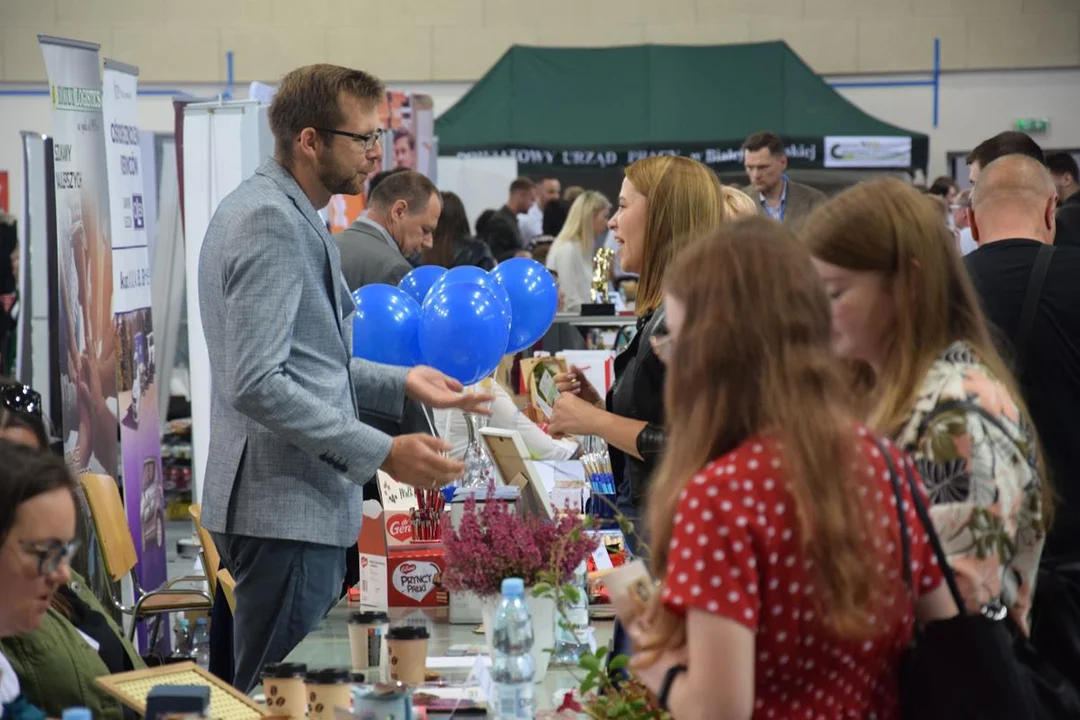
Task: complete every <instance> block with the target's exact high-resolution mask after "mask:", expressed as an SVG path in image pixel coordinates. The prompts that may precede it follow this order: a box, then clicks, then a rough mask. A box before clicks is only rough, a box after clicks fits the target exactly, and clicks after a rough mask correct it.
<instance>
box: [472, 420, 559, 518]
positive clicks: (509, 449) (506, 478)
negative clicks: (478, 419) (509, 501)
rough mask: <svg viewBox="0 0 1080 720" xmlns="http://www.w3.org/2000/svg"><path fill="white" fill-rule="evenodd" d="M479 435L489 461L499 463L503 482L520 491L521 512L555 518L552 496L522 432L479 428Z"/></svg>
mask: <svg viewBox="0 0 1080 720" xmlns="http://www.w3.org/2000/svg"><path fill="white" fill-rule="evenodd" d="M480 436H481V437H482V438H483V439H484V443H485V444H486V445H487V448H488V453H489V454H490V455H491V460H492V462H494V463H495V464H496V465H497V466H498V468H499V473H500V474H501V475H502V478H503V482H504V483H506V484H507V485H513V486H515V487H517V488H518V489H519V490H521V502H522V509H523V511H524V512H527V513H536V514H537V515H541V516H542V517H545V518H547V519H548V520H553V519H555V510H554V508H552V506H551V497H550V496H549V495H548V492H547V489H546V488H545V487H544V482H543V481H542V480H541V479H540V476H539V475H538V474H537V472H536V468H535V467H534V466H533V461H532V459H531V458H530V457H529V450H528V448H526V447H525V441H524V440H522V438H521V433H519V432H518V431H517V430H501V429H499V428H481V430H480Z"/></svg>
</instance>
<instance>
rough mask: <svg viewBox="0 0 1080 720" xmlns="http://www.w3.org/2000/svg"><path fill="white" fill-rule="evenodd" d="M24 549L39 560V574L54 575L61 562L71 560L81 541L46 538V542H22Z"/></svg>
mask: <svg viewBox="0 0 1080 720" xmlns="http://www.w3.org/2000/svg"><path fill="white" fill-rule="evenodd" d="M19 544H20V545H22V549H23V550H25V551H26V552H27V553H29V554H31V555H33V556H35V557H36V558H37V561H38V574H39V575H43V576H44V575H52V574H53V573H54V572H56V569H57V568H59V567H60V563H64V562H69V561H70V560H71V558H72V557H73V556H74V555H75V551H76V550H78V549H79V541H78V540H72V541H71V542H61V541H60V540H46V541H45V542H39V543H31V542H25V541H23V542H20V543H19Z"/></svg>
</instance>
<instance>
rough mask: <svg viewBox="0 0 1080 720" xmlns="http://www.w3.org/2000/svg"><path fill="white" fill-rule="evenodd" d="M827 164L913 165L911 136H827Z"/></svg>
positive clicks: (861, 165) (905, 166) (827, 165)
mask: <svg viewBox="0 0 1080 720" xmlns="http://www.w3.org/2000/svg"><path fill="white" fill-rule="evenodd" d="M825 167H827V168H845V167H857V168H867V167H882V168H909V167H911V138H910V137H835V136H827V137H826V138H825Z"/></svg>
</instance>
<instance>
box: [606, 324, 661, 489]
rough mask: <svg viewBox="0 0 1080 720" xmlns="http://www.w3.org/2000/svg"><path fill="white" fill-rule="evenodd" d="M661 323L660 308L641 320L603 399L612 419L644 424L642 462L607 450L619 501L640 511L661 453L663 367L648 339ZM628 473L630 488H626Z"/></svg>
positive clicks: (640, 446)
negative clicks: (625, 500) (629, 502)
mask: <svg viewBox="0 0 1080 720" xmlns="http://www.w3.org/2000/svg"><path fill="white" fill-rule="evenodd" d="M663 321H664V309H663V307H661V308H659V309H657V310H655V311H653V312H651V313H649V314H647V315H644V316H642V317H641V318H640V319H639V320H638V331H637V334H636V335H634V339H633V340H631V341H630V344H629V345H627V346H626V347H625V348H624V349H623V351H622V352H621V353H619V354H618V355H617V356H616V357H615V383H614V385H612V387H611V390H610V391H609V392H608V395H607V403H606V404H607V409H608V410H609V411H610V412H613V413H615V414H616V415H621V416H622V417H627V418H633V419H634V420H644V421H645V422H647V423H648V425H646V426H645V429H644V430H642V431H641V432H640V433H639V434H638V438H637V450H638V453H639V454H640V455H641V456H642V458H643V459H642V460H638V459H637V458H635V457H633V456H631V455H627V454H626V453H624V452H622V451H621V450H619V449H618V448H615V447H610V448H609V449H610V453H611V469H612V473H613V474H614V475H615V483H616V485H617V487H618V488H619V496H620V497H629V498H630V499H631V500H632V501H633V504H634V506H635V507H637V508H641V507H642V506H643V505H644V504H645V499H646V497H647V496H648V493H649V480H650V478H651V477H652V474H653V471H654V470H655V469H656V465H657V463H658V462H659V460H660V454H661V452H663V449H664V439H665V436H664V377H665V374H666V373H665V370H664V363H662V362H661V361H660V358H658V357H657V356H656V353H654V352H653V349H652V343H651V342H650V341H649V338H651V337H652V336H653V334H655V333H656V331H657V329H658V328H659V327H661V326H662V324H663ZM627 469H629V478H630V485H629V487H626V474H627V472H626V471H627Z"/></svg>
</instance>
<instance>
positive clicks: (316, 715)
mask: <svg viewBox="0 0 1080 720" xmlns="http://www.w3.org/2000/svg"><path fill="white" fill-rule="evenodd" d="M352 675H353V674H352V672H351V671H350V670H346V669H341V668H332V669H328V670H312V671H311V672H309V673H308V674H307V693H308V718H310V720H334V717H335V715H336V713H335V712H334V711H335V709H337V708H341V709H342V710H345V711H346V712H349V711H350V710H351V709H352V682H353V681H352Z"/></svg>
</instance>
